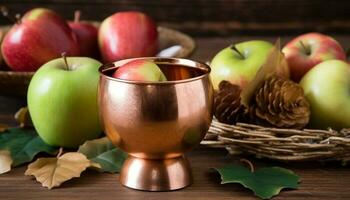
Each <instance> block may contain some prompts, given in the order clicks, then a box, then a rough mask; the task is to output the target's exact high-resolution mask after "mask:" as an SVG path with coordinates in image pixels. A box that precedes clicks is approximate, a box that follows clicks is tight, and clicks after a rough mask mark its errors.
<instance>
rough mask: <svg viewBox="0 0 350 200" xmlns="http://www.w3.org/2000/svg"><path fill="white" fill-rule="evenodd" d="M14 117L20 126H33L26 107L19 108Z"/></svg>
mask: <svg viewBox="0 0 350 200" xmlns="http://www.w3.org/2000/svg"><path fill="white" fill-rule="evenodd" d="M15 119H16V121H17V122H18V123H19V125H20V127H33V123H32V120H31V118H30V114H29V110H28V108H27V107H22V108H20V109H19V110H18V111H17V112H16V114H15Z"/></svg>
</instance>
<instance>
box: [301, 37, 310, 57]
mask: <svg viewBox="0 0 350 200" xmlns="http://www.w3.org/2000/svg"><path fill="white" fill-rule="evenodd" d="M299 43H300V45H301V47H302V48H303V49H304V51H305V52H306V55H310V54H311V49H310V47H309V46H306V45H305V44H304V42H303V41H301V40H299Z"/></svg>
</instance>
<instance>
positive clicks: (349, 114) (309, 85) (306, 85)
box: [300, 60, 350, 129]
mask: <svg viewBox="0 0 350 200" xmlns="http://www.w3.org/2000/svg"><path fill="white" fill-rule="evenodd" d="M300 85H301V86H302V87H303V89H304V93H305V96H306V99H307V100H308V101H309V103H310V107H311V117H310V124H311V126H313V127H315V128H328V127H331V128H334V129H341V128H345V127H350V93H349V91H350V65H349V64H348V63H346V62H344V61H341V60H327V61H324V62H322V63H320V64H318V65H316V66H315V67H313V68H312V69H311V70H310V71H308V72H307V73H306V74H305V76H304V77H303V78H302V79H301V82H300Z"/></svg>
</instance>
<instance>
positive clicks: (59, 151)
mask: <svg viewBox="0 0 350 200" xmlns="http://www.w3.org/2000/svg"><path fill="white" fill-rule="evenodd" d="M62 153H63V147H60V149H59V150H58V154H57V156H56V157H57V158H59V157H61V155H62Z"/></svg>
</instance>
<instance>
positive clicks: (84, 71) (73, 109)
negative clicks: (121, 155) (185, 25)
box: [1, 8, 166, 148]
mask: <svg viewBox="0 0 350 200" xmlns="http://www.w3.org/2000/svg"><path fill="white" fill-rule="evenodd" d="M79 18H80V13H79V12H76V13H75V20H74V21H68V22H67V21H66V20H64V19H63V18H62V17H61V16H59V15H58V14H57V13H55V12H54V11H52V10H49V9H45V8H35V9H32V10H30V11H28V12H27V13H25V14H24V16H23V17H22V18H21V19H18V20H17V21H16V23H15V24H14V25H13V26H12V28H11V29H10V30H9V32H8V33H7V34H6V35H5V37H4V39H3V42H2V45H1V50H2V55H3V58H4V60H5V62H6V64H7V65H8V66H9V67H10V68H11V69H12V70H14V71H36V73H35V74H34V76H33V78H32V79H31V82H30V84H29V88H28V93H27V101H28V108H29V112H30V115H31V118H32V121H33V124H34V127H35V129H36V131H37V132H38V134H39V135H40V137H41V138H42V139H43V140H44V141H45V142H46V143H47V144H49V145H53V146H61V147H66V148H76V147H78V146H79V145H80V144H82V143H84V142H85V141H86V140H90V139H94V138H97V137H99V135H100V134H101V132H102V130H101V125H100V120H99V112H98V102H97V89H98V81H99V72H98V68H99V67H100V66H101V65H102V63H101V62H100V61H98V60H97V59H99V56H101V57H102V61H103V62H113V61H117V60H119V59H126V58H132V57H145V56H154V55H156V53H157V50H158V31H157V26H156V24H155V22H154V21H153V20H152V19H151V18H150V17H149V16H147V15H145V14H143V13H141V12H135V11H129V12H118V13H115V14H113V15H111V16H110V17H108V18H106V19H105V20H104V21H103V22H102V24H101V26H100V27H99V28H97V27H96V26H94V25H93V24H91V23H89V22H81V21H80V20H79ZM99 54H101V55H99ZM123 69H124V68H123ZM125 69H127V70H124V71H120V70H118V71H117V72H116V74H115V75H113V76H115V77H117V78H125V79H137V78H139V79H140V80H149V81H152V80H154V81H156V80H158V79H159V78H160V80H159V81H161V80H163V79H164V80H166V78H165V76H164V74H163V73H162V72H161V71H160V69H159V68H158V66H157V65H155V64H154V63H149V62H138V63H134V64H133V63H131V64H129V65H128V66H126V67H125ZM141 72H142V73H141Z"/></svg>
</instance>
